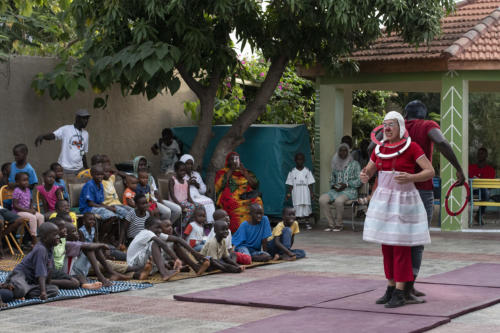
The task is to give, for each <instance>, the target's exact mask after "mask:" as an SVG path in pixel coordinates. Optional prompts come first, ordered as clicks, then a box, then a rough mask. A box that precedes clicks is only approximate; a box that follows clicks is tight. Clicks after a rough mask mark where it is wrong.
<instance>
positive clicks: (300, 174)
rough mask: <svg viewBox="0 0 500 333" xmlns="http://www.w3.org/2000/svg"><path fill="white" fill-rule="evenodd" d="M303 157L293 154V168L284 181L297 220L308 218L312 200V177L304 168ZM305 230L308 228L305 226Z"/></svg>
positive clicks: (302, 155)
mask: <svg viewBox="0 0 500 333" xmlns="http://www.w3.org/2000/svg"><path fill="white" fill-rule="evenodd" d="M304 163H305V155H304V154H303V153H297V154H295V168H293V169H292V171H290V172H289V173H288V177H287V179H286V185H287V199H288V198H290V196H291V197H292V203H293V208H295V214H296V216H297V218H299V219H300V218H305V217H309V215H311V213H312V209H311V202H312V200H314V192H313V188H312V186H313V184H314V182H315V181H314V176H313V174H312V172H311V170H309V169H308V168H307V167H305V166H304ZM307 228H308V229H309V228H310V227H309V226H308V225H307Z"/></svg>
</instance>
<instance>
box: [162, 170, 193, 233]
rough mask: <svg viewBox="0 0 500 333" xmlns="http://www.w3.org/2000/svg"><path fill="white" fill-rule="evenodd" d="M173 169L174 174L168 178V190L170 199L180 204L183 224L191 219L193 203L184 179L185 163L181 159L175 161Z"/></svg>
mask: <svg viewBox="0 0 500 333" xmlns="http://www.w3.org/2000/svg"><path fill="white" fill-rule="evenodd" d="M174 169H175V176H174V177H172V178H170V179H169V181H168V190H169V192H170V198H171V199H172V201H173V202H175V203H176V204H178V205H179V206H181V207H182V210H183V211H184V213H185V215H184V221H183V224H184V225H185V224H187V223H188V222H189V221H190V220H191V216H192V215H193V211H194V208H195V205H194V202H193V200H192V199H191V195H190V194H189V184H188V182H187V181H185V180H184V176H185V175H186V165H185V164H184V163H182V162H181V161H177V162H175V165H174Z"/></svg>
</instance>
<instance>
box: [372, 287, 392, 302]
mask: <svg viewBox="0 0 500 333" xmlns="http://www.w3.org/2000/svg"><path fill="white" fill-rule="evenodd" d="M394 289H396V287H394V286H392V287H391V286H389V287H387V289H386V290H385V294H384V296H382V297H380V298H379V299H378V300H376V301H375V304H385V303H387V302H389V301H390V300H391V297H392V294H393V292H394Z"/></svg>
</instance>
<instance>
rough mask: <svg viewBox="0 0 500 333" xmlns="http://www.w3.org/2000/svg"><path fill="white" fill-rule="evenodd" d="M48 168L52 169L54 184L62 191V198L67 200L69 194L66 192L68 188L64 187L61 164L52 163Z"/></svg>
mask: <svg viewBox="0 0 500 333" xmlns="http://www.w3.org/2000/svg"><path fill="white" fill-rule="evenodd" d="M50 170H52V171H54V173H55V175H56V177H55V181H54V184H55V185H57V186H59V187H60V188H61V190H62V191H63V199H64V200H69V194H68V189H67V188H66V182H65V181H64V179H63V176H64V170H63V167H62V166H61V164H59V163H57V162H56V163H52V164H51V165H50Z"/></svg>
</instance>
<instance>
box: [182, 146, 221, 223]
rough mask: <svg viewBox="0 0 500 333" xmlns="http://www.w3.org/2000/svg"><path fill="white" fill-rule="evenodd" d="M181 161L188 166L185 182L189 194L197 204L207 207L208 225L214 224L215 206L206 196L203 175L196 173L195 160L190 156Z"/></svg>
mask: <svg viewBox="0 0 500 333" xmlns="http://www.w3.org/2000/svg"><path fill="white" fill-rule="evenodd" d="M180 161H181V162H183V163H185V164H186V175H185V176H184V180H186V181H187V182H188V184H189V193H190V194H191V199H193V201H194V202H195V203H197V204H200V205H202V206H203V207H205V212H206V213H207V223H208V224H212V223H213V222H214V217H213V215H214V212H215V205H214V202H213V201H212V199H210V198H209V197H207V196H205V195H204V194H205V192H206V191H207V186H206V185H205V183H204V182H203V179H201V175H200V174H199V173H198V172H196V171H194V158H193V156H191V155H189V154H184V155H182V156H181V158H180Z"/></svg>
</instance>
